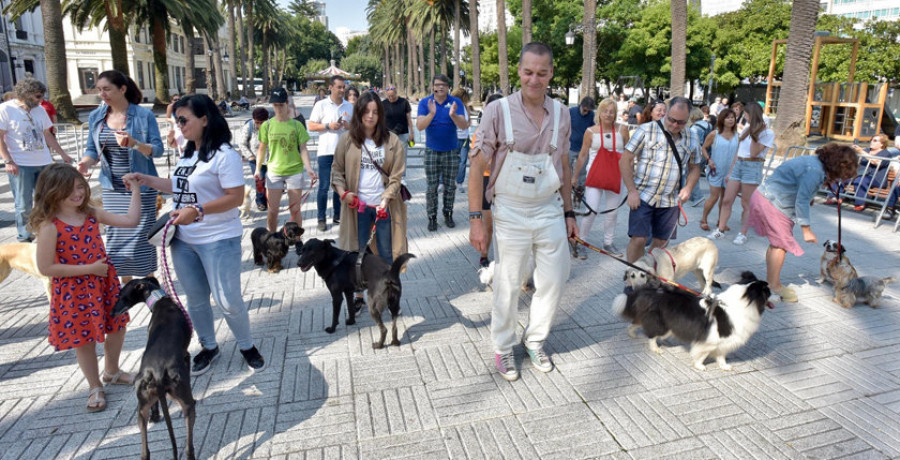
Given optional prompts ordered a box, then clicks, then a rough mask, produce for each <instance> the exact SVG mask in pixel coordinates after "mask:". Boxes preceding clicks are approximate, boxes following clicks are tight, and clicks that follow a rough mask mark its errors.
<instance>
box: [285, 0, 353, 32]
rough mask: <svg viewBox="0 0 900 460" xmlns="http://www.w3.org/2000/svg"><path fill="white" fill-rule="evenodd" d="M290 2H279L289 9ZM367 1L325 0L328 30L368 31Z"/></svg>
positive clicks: (288, 0) (286, 0)
mask: <svg viewBox="0 0 900 460" xmlns="http://www.w3.org/2000/svg"><path fill="white" fill-rule="evenodd" d="M290 3H291V1H290V0H278V4H279V5H281V6H282V7H285V8H287V6H288V5H289V4H290ZM368 3H369V2H368V1H367V0H325V14H326V15H327V16H328V30H330V31H332V32H336V31H337V28H338V27H347V28H349V29H350V30H366V29H368V28H369V23H368V21H366V5H368Z"/></svg>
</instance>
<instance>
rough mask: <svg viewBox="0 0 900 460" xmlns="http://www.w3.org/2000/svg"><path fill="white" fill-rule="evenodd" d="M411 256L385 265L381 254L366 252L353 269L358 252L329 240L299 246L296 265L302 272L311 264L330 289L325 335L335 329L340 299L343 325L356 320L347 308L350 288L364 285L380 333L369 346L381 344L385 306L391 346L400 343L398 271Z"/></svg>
mask: <svg viewBox="0 0 900 460" xmlns="http://www.w3.org/2000/svg"><path fill="white" fill-rule="evenodd" d="M413 257H415V256H414V255H412V254H403V255H401V256H400V257H398V258H397V259H396V260H394V263H393V264H388V263H387V261H385V260H384V259H382V258H381V257H379V256H377V255H375V254H372V253H366V254H364V255H363V260H362V264H361V266H360V267H359V270H357V268H356V261H357V259H358V258H359V253H358V252H349V251H343V250H341V249H338V248H336V247H334V241H333V240H324V241H323V240H319V239H317V238H312V239H310V240H308V241H307V242H306V243H304V244H303V247H302V248H301V249H300V260H299V261H297V266H298V267H300V270H302V271H304V272H305V271H308V270H309V269H310V268H312V267H315V268H316V273H318V274H319V276H320V277H322V279H323V280H324V281H325V285H326V286H328V291H329V292H331V308H332V321H331V326H330V327H326V328H325V332H327V333H329V334H331V333H333V332H334V331H335V329H336V328H337V325H338V322H339V319H340V314H341V304H342V303H343V301H344V300H346V301H347V310H348V311H347V325H351V324H355V323H356V319H355V316H356V314H355V313H356V312H351V311H349V310H350V309H351V307H350V306H351V305H353V291H355V290H356V289H358V288H366V290H367V291H366V292H367V293H368V296H369V315H370V316H371V317H372V319H373V320H374V321H375V323H376V324H378V329H379V331H380V332H381V337H380V338H379V340H378V341H376V342H373V343H372V348H376V349H377V348H382V347H383V346H384V340H385V338H386V336H387V328H386V327H384V322H383V321H382V320H381V315H382V313H383V312H384V310H385V309H387V310H389V311H390V312H391V328H392V333H391V335H392V340H391V345H397V346H399V345H400V340H399V339H398V338H397V316H399V315H400V295H401V294H402V292H403V288H402V286H401V284H400V270H402V269H403V266H404V265H405V264H406V262H407V261H409V259H412V258H413ZM360 277H361V279H360Z"/></svg>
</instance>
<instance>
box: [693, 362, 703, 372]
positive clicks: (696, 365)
mask: <svg viewBox="0 0 900 460" xmlns="http://www.w3.org/2000/svg"><path fill="white" fill-rule="evenodd" d="M694 369H697V370H698V371H705V370H706V366H705V365H704V364H703V363H694Z"/></svg>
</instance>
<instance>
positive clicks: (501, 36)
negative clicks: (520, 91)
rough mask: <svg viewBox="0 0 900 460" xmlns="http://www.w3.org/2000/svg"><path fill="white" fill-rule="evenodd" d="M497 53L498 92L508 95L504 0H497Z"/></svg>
mask: <svg viewBox="0 0 900 460" xmlns="http://www.w3.org/2000/svg"><path fill="white" fill-rule="evenodd" d="M497 54H498V58H499V59H498V61H499V64H500V72H499V73H500V92H501V93H503V95H504V96H508V95H509V62H508V60H509V57H508V56H507V49H506V2H505V1H504V0H497Z"/></svg>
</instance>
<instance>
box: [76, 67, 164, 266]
mask: <svg viewBox="0 0 900 460" xmlns="http://www.w3.org/2000/svg"><path fill="white" fill-rule="evenodd" d="M97 89H98V90H99V91H100V99H102V100H103V102H104V104H103V105H101V106H100V107H98V108H97V109H95V110H94V111H93V112H91V114H90V117H89V118H88V126H89V127H90V132H89V140H88V142H87V149H86V150H85V152H84V156H83V157H82V158H81V161H80V162H79V163H78V171H80V172H81V174H84V175H88V174H90V168H91V167H92V166H94V165H96V164H98V163H99V164H100V174H99V176H98V177H99V179H100V186H101V187H102V198H103V209H104V210H105V211H107V212H111V213H114V214H126V213H127V212H128V206H129V203H130V202H131V192H130V191H128V190H127V189H126V188H125V182H124V181H123V177H124V176H125V175H126V174H129V173H141V174H145V175H149V176H156V175H157V173H156V166H154V165H153V157H161V156H162V154H163V144H162V138H161V137H160V135H159V126H158V125H157V124H156V116H155V115H153V112H151V111H150V110H148V109H145V108H143V107H141V106H139V105H138V104H139V103H141V101H143V96H142V95H141V90H139V89H138V87H137V85H136V84H135V83H134V80H132V79H131V78H129V77H128V76H126V75H125V74H123V73H122V72H119V71H118V70H107V71H105V72H103V73H101V74H100V75H99V76H98V78H97ZM156 195H157V193H156V190H152V189H150V188H148V187H141V222H140V223H139V224H138V226H137V227H136V228H121V227H108V228H107V230H106V240H107V242H106V249H107V251H106V252H107V253H108V254H109V260H110V262H112V264H113V265H115V267H116V270H117V271H118V274H119V276H121V277H122V281H125V282H128V281H130V280H131V278H132V277H134V276H138V277H144V276H147V275H151V274H153V272H155V271H156V268H157V264H156V248H155V247H153V246H151V245H150V243H148V242H147V232H148V231H149V230H150V228H151V227H152V226H153V224H154V222H156Z"/></svg>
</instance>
